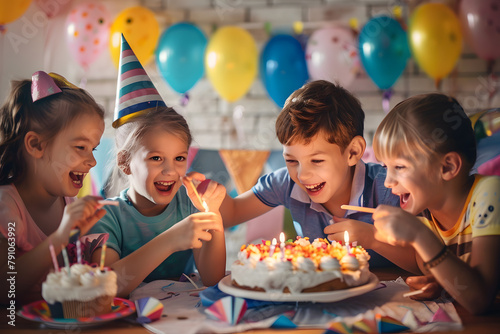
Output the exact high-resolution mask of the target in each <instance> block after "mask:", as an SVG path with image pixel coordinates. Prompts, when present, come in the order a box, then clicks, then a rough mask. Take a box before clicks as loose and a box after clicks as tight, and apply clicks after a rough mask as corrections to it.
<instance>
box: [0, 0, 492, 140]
mask: <svg viewBox="0 0 500 334" xmlns="http://www.w3.org/2000/svg"><path fill="white" fill-rule="evenodd" d="M74 1H75V3H77V0H74ZM103 3H105V4H106V6H107V7H108V9H109V10H110V12H111V13H112V15H113V17H114V16H115V15H116V14H117V13H118V12H119V11H120V10H122V9H124V8H127V7H129V6H133V5H143V6H146V7H149V8H150V9H152V10H153V11H154V12H155V15H156V17H157V19H158V21H159V23H160V26H161V31H162V32H163V31H164V30H165V29H166V28H168V26H169V25H171V24H174V23H177V22H180V21H183V20H189V21H191V22H193V23H195V24H197V25H199V26H200V28H201V29H202V30H203V31H204V32H205V33H206V34H207V36H208V37H209V36H210V35H211V34H212V33H213V29H214V27H220V26H223V25H233V24H234V25H240V26H242V27H244V28H246V29H247V30H248V31H249V32H250V33H251V34H252V35H253V37H254V38H255V40H256V42H257V45H258V47H259V50H261V49H262V47H263V45H264V43H265V42H266V41H267V40H268V38H269V37H268V36H267V34H266V32H265V29H264V24H265V23H266V22H269V23H270V24H271V26H272V27H273V28H274V29H277V30H278V29H279V30H288V31H290V32H291V31H292V29H291V27H292V24H293V22H294V21H303V22H304V23H305V27H306V28H305V32H306V33H308V34H310V33H311V32H312V31H314V29H315V28H317V27H320V26H321V25H322V24H324V23H326V22H332V21H336V22H342V23H344V24H348V22H349V19H351V18H356V19H357V20H358V23H359V26H360V27H362V26H363V24H364V23H365V22H367V21H368V20H369V18H370V17H371V16H373V15H377V14H389V15H390V14H391V11H392V8H391V5H392V4H394V3H395V1H382V0H378V1H377V0H349V1H347V0H309V1H306V0H304V1H300V0H142V1H139V0H135V1H134V0H127V1H118V0H106V1H103ZM405 3H406V2H405ZM38 11H39V9H38V8H37V7H36V6H35V5H34V4H32V5H31V7H30V9H29V10H28V12H27V13H26V14H25V16H26V17H27V18H32V17H33V15H35V13H37V12H38ZM408 11H409V9H408V8H406V7H405V8H403V13H404V15H407V13H408ZM64 20H65V17H64V16H63V15H60V16H59V17H56V18H54V19H51V20H50V21H48V22H47V23H46V24H45V25H44V26H41V27H38V30H37V31H36V34H35V35H34V36H33V37H31V36H30V38H29V39H28V42H26V43H22V44H20V45H19V46H18V47H17V48H14V47H13V45H12V42H10V41H9V40H8V38H6V35H3V36H1V38H2V40H0V47H1V49H0V78H1V82H0V97H1V98H2V100H3V99H4V98H5V96H6V95H7V92H8V87H9V81H10V80H11V79H19V78H25V77H29V76H31V74H32V73H33V72H34V71H35V70H38V69H44V70H46V71H54V72H59V73H61V74H63V75H65V76H66V77H67V78H68V79H70V80H71V81H73V82H75V83H79V82H80V81H82V79H83V80H86V89H87V90H88V91H89V92H90V93H91V94H92V95H93V96H95V98H96V99H97V100H98V102H99V103H101V104H102V105H103V106H104V107H105V108H106V110H107V126H108V128H107V132H106V135H107V136H112V131H111V129H110V126H109V124H110V123H111V119H112V114H113V108H114V100H115V94H116V76H117V71H116V68H115V67H114V65H113V64H112V62H111V59H110V57H109V52H104V53H103V54H102V55H101V56H100V58H99V59H98V60H97V61H96V62H95V63H94V64H92V66H91V68H90V69H89V71H88V72H84V71H83V70H82V69H81V68H80V66H79V65H78V64H76V63H75V62H74V60H72V57H71V56H70V55H69V53H68V51H67V48H66V46H65V42H64V32H63V28H64ZM23 27H24V26H23V22H21V21H20V20H18V21H17V22H14V23H12V24H9V25H8V27H7V28H8V32H9V31H10V32H14V33H17V34H20V35H21V36H22V31H23ZM145 68H146V71H147V72H148V73H149V74H150V76H151V77H152V80H153V82H154V83H155V85H156V87H157V88H158V90H159V91H160V94H161V95H162V97H163V98H164V99H165V101H166V102H167V104H169V105H172V106H174V107H175V108H176V109H177V110H178V111H179V112H181V113H182V114H183V115H184V116H185V117H186V119H187V120H188V122H189V124H190V127H191V130H192V132H193V135H194V144H195V145H198V146H200V147H202V148H207V149H220V148H250V149H280V147H281V146H280V144H279V142H278V141H277V140H276V139H275V136H274V120H275V117H276V115H277V113H278V112H279V109H278V107H276V105H275V104H274V102H272V101H271V100H270V99H269V98H268V96H267V93H266V91H265V88H264V87H263V85H262V83H261V81H260V79H259V78H257V79H256V80H255V82H254V83H253V84H252V86H251V87H250V89H249V91H248V93H247V94H246V96H244V97H243V98H241V99H240V100H239V101H237V102H235V103H227V102H225V101H223V100H222V99H221V98H219V96H218V95H217V93H216V92H215V90H214V89H213V88H212V86H211V84H210V82H209V81H208V79H207V78H206V77H204V78H202V79H201V80H200V82H198V83H197V85H196V86H195V87H194V88H193V89H192V91H191V92H190V102H189V103H188V105H187V106H185V107H182V106H180V96H179V94H177V93H175V92H174V91H173V90H172V89H171V88H170V87H169V86H168V84H167V83H166V82H165V81H164V80H163V79H162V78H161V77H160V75H159V74H158V72H157V70H156V65H155V64H154V61H151V62H150V63H149V64H147V65H146V66H145ZM485 71H486V64H485V62H484V61H483V60H481V59H478V58H477V57H476V56H475V55H474V53H473V52H472V51H471V50H470V48H468V47H467V46H465V47H464V51H463V53H462V57H461V59H460V60H459V62H458V64H457V67H456V70H455V71H454V73H452V74H451V75H450V76H449V77H448V78H446V79H444V80H443V83H442V86H441V90H442V92H443V93H447V94H450V95H454V96H456V97H457V98H458V100H459V101H460V102H461V103H462V104H463V106H464V107H465V108H466V110H467V112H469V113H473V112H475V111H477V110H480V109H484V108H487V107H488V99H487V94H486V87H487V85H486V84H485V82H486V80H487V78H486V73H485ZM495 71H496V72H497V73H498V72H499V71H500V65H498V63H497V65H496V67H495ZM491 85H496V87H497V88H498V87H499V86H500V82H499V81H498V79H497V81H496V82H494V83H492V84H491ZM347 88H348V89H349V90H350V91H352V92H353V94H355V95H356V96H357V97H358V98H359V99H360V100H361V102H362V104H363V107H364V110H365V112H366V122H365V128H366V132H365V134H366V137H367V141H368V142H370V141H371V138H370V136H371V135H372V134H373V132H374V131H375V129H376V127H377V126H378V124H379V122H380V120H381V119H382V118H383V117H384V115H385V114H384V111H383V110H382V93H381V92H380V91H379V89H378V88H377V87H376V86H375V85H374V84H373V82H372V81H371V79H370V78H368V77H367V75H366V74H365V73H361V74H360V75H359V77H358V78H356V79H355V80H354V82H353V83H352V84H351V85H350V86H349V87H347ZM432 91H436V88H435V87H434V82H433V80H432V79H431V78H429V77H427V75H426V74H425V73H424V72H422V71H421V70H420V69H419V68H418V66H417V65H416V64H415V62H414V61H412V60H410V61H409V62H408V65H407V67H406V69H405V71H404V73H403V75H402V76H401V78H400V79H399V80H398V82H397V83H396V84H395V86H394V94H393V96H392V99H391V103H390V105H391V107H392V106H394V105H395V104H396V103H398V102H399V101H401V100H402V99H404V98H406V97H408V96H411V95H414V94H419V93H425V92H432ZM238 105H241V106H243V107H244V121H243V122H242V129H243V130H244V138H245V139H246V141H245V142H239V141H238V135H237V132H236V127H235V125H234V123H233V117H232V112H233V110H234V108H235V107H236V106H238ZM499 105H500V94H497V95H496V96H495V97H494V98H493V100H492V101H491V104H490V106H499Z"/></svg>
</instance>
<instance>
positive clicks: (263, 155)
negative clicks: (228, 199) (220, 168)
mask: <svg viewBox="0 0 500 334" xmlns="http://www.w3.org/2000/svg"><path fill="white" fill-rule="evenodd" d="M219 154H220V156H221V158H222V161H223V162H224V165H225V166H226V168H227V171H228V172H229V175H231V178H232V180H233V182H234V183H235V186H236V191H237V192H238V194H242V193H244V192H245V191H247V190H250V189H251V188H252V187H253V186H254V185H255V183H256V182H257V180H258V179H259V176H260V175H261V174H262V169H263V167H264V164H265V163H266V161H267V159H268V157H269V154H270V152H269V151H253V150H220V151H219Z"/></svg>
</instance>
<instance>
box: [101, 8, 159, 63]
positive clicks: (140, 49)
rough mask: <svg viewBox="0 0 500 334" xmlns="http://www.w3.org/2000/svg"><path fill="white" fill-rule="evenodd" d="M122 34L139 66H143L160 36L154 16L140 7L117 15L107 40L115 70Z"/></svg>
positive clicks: (118, 61) (149, 57) (118, 60)
mask: <svg viewBox="0 0 500 334" xmlns="http://www.w3.org/2000/svg"><path fill="white" fill-rule="evenodd" d="M122 33H123V35H124V36H125V39H126V40H127V42H128V44H129V45H130V47H131V48H132V50H133V51H134V53H135V55H136V56H137V58H138V59H139V61H140V62H141V64H142V65H145V64H146V63H147V62H148V61H149V60H150V59H151V56H152V55H153V53H154V50H155V47H156V42H157V41H158V37H159V36H160V26H159V24H158V21H157V20H156V18H155V14H154V13H153V12H152V11H150V10H149V9H147V8H144V7H141V6H136V7H130V8H127V9H124V10H122V11H121V12H120V13H119V14H118V16H117V17H116V19H115V21H114V22H113V24H112V25H111V31H110V39H109V49H110V52H111V58H112V59H113V62H114V64H115V66H116V67H117V68H118V65H119V64H120V47H121V34H122Z"/></svg>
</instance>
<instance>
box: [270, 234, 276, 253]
mask: <svg viewBox="0 0 500 334" xmlns="http://www.w3.org/2000/svg"><path fill="white" fill-rule="evenodd" d="M276 244H277V241H276V238H273V242H272V243H271V249H269V256H270V257H272V256H273V254H274V249H275V248H276Z"/></svg>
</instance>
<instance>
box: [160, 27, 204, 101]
mask: <svg viewBox="0 0 500 334" xmlns="http://www.w3.org/2000/svg"><path fill="white" fill-rule="evenodd" d="M206 46H207V38H206V37H205V35H204V34H203V32H202V31H201V30H200V29H199V28H198V27H196V26H195V25H193V24H191V23H177V24H174V25H173V26H171V27H170V28H168V29H167V30H166V31H165V32H164V33H163V34H162V35H161V37H160V40H159V42H158V47H157V49H156V66H157V67H158V71H159V72H160V73H161V75H162V76H163V78H164V79H165V81H167V83H168V84H169V85H170V87H172V89H173V90H175V91H176V92H178V93H181V94H184V93H186V92H187V91H188V90H190V89H191V88H193V86H194V85H195V84H196V83H197V82H198V80H200V79H201V77H202V76H203V72H204V65H203V60H204V55H205V48H206Z"/></svg>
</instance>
